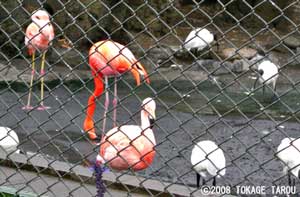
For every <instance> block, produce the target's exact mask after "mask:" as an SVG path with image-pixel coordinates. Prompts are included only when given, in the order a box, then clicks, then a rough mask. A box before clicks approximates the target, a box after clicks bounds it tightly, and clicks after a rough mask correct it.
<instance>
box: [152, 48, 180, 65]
mask: <svg viewBox="0 0 300 197" xmlns="http://www.w3.org/2000/svg"><path fill="white" fill-rule="evenodd" d="M174 53H175V51H174V49H173V48H171V47H169V46H167V45H155V46H152V47H150V50H148V53H147V55H148V56H149V58H150V59H151V61H152V62H154V63H157V64H159V65H160V66H161V67H169V66H170V65H171V64H172V63H173V62H172V59H173V54H174Z"/></svg>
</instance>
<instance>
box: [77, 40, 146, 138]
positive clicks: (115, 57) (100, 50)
mask: <svg viewBox="0 0 300 197" xmlns="http://www.w3.org/2000/svg"><path fill="white" fill-rule="evenodd" d="M89 65H90V67H91V70H92V75H93V77H94V85H95V89H94V93H93V94H92V95H91V96H90V97H89V100H88V107H87V116H86V118H85V120H84V124H83V129H84V131H85V132H87V133H88V136H89V138H90V139H92V140H94V139H97V135H96V133H95V127H94V120H93V116H94V112H95V109H96V103H95V100H96V98H98V97H100V95H101V94H102V93H103V90H104V83H103V77H104V78H105V81H106V82H107V78H108V77H113V76H114V77H116V76H118V75H120V74H122V73H124V72H127V71H130V72H131V73H132V75H133V76H134V78H135V80H136V84H137V85H140V81H141V79H140V75H142V76H144V77H145V80H146V82H147V83H150V80H149V78H148V74H147V72H146V70H145V69H144V67H143V66H142V65H141V63H139V62H138V61H137V59H136V58H135V57H134V55H133V54H132V52H131V51H130V50H129V49H128V48H126V47H125V46H123V45H121V44H119V43H117V42H114V41H110V40H103V41H99V42H97V43H95V44H94V45H93V46H92V47H91V49H90V51H89ZM114 97H115V98H114V101H113V105H114V126H115V122H116V104H117V98H116V97H117V87H116V79H115V90H114ZM108 105H109V99H108V92H106V100H105V105H104V106H105V110H104V118H103V132H105V122H106V113H107V108H108Z"/></svg>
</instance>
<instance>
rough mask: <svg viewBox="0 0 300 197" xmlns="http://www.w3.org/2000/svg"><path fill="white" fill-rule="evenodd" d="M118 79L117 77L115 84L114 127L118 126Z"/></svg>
mask: <svg viewBox="0 0 300 197" xmlns="http://www.w3.org/2000/svg"><path fill="white" fill-rule="evenodd" d="M117 91H118V89H117V77H116V76H115V84H114V99H113V107H114V112H113V127H116V126H117V104H118V93H117Z"/></svg>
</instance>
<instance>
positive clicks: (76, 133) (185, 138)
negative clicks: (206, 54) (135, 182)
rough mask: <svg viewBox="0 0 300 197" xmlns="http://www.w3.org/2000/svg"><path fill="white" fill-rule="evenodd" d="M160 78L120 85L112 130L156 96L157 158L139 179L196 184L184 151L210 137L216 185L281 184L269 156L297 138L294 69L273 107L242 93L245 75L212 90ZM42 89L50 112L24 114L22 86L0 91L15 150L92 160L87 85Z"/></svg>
mask: <svg viewBox="0 0 300 197" xmlns="http://www.w3.org/2000/svg"><path fill="white" fill-rule="evenodd" d="M165 72H168V71H162V72H157V73H156V74H154V75H153V76H152V77H153V80H152V84H151V86H148V85H143V86H140V87H137V88H135V87H131V85H132V84H133V81H129V82H128V83H127V82H124V81H121V82H119V98H120V103H121V104H119V106H118V121H119V124H123V123H130V124H132V123H133V124H140V116H139V109H140V103H141V100H142V99H143V98H145V97H146V96H152V97H153V96H155V95H156V96H157V97H156V98H155V99H156V101H157V117H158V120H157V122H156V126H155V128H154V132H155V137H156V140H157V146H156V151H157V155H156V158H155V161H154V162H153V165H152V166H151V167H150V168H149V169H147V170H146V171H143V172H140V174H141V175H142V176H145V177H154V178H155V179H158V180H164V181H173V182H177V183H183V184H192V185H193V184H195V178H196V177H195V173H194V172H193V171H192V170H191V165H190V153H191V149H192V147H193V145H194V142H198V141H200V140H206V139H210V140H213V141H216V142H217V143H218V144H220V146H221V148H222V149H223V150H224V152H225V157H226V159H227V161H226V162H227V171H226V175H225V177H223V178H221V179H219V180H218V181H217V184H219V185H224V184H226V185H265V186H270V185H275V184H276V185H287V178H286V177H285V176H283V174H282V164H281V163H280V161H278V160H277V159H276V158H275V156H274V154H275V152H276V149H277V146H278V145H279V143H280V141H281V140H282V139H283V138H284V137H286V136H290V137H299V135H300V131H299V124H298V123H297V118H298V117H297V116H298V110H299V107H300V105H299V103H298V102H299V100H298V95H299V93H298V92H297V86H298V85H297V81H298V78H299V76H300V75H299V71H297V70H295V71H293V70H291V72H287V73H284V74H282V75H281V76H280V78H279V85H278V94H279V95H282V97H281V99H280V100H277V101H276V103H274V104H271V102H270V99H269V98H271V97H272V94H271V93H270V92H267V94H266V95H264V96H263V95H262V93H261V90H258V91H256V92H255V95H252V96H249V95H247V94H245V92H247V91H249V90H250V88H251V86H252V85H253V82H254V80H253V79H252V78H253V76H252V75H251V74H250V73H245V74H244V75H240V76H239V75H235V76H234V77H233V75H225V76H222V77H219V78H217V82H218V84H214V83H213V82H212V81H210V80H207V79H205V78H199V79H197V78H193V80H190V78H189V77H186V78H185V76H186V75H188V76H189V75H190V74H194V75H195V72H191V73H188V71H184V72H182V71H174V73H175V74H174V76H173V78H172V79H171V78H168V79H164V78H163V79H160V80H159V77H161V78H162V76H163V75H164V73H165ZM176 72H177V74H176ZM282 72H284V70H283V71H282ZM199 73H200V72H199ZM177 76H181V77H177ZM286 76H288V77H289V78H291V79H293V82H291V81H288V80H287V77H286ZM48 85H49V86H50V87H49V88H50V89H51V91H50V92H47V93H46V97H47V98H46V100H45V103H46V104H47V105H49V106H51V107H52V108H51V109H50V110H49V111H36V110H34V111H29V112H26V111H23V110H21V108H22V106H23V105H24V104H25V102H26V99H27V92H25V91H24V89H22V88H19V89H18V88H12V89H10V90H9V89H7V88H2V89H1V91H0V125H1V126H9V127H12V128H13V129H14V130H15V131H16V132H17V133H18V135H19V137H20V140H21V143H20V146H21V148H23V149H24V150H25V151H27V152H28V151H29V152H38V153H44V154H47V155H48V156H49V157H51V158H55V159H59V160H62V161H68V162H72V163H78V164H82V159H83V158H86V157H88V158H89V159H94V158H95V155H96V152H97V151H98V147H96V146H95V145H93V144H91V143H90V142H89V141H88V140H87V139H86V138H85V137H84V136H83V135H82V133H81V127H82V122H83V119H84V111H85V106H86V103H87V99H88V97H89V95H90V93H91V92H90V90H88V89H91V90H92V87H93V85H92V83H88V84H82V83H81V82H78V81H77V82H70V83H68V84H65V85H62V84H60V83H56V84H55V83H53V84H48ZM218 86H219V87H218ZM10 87H12V86H10ZM131 88H132V89H133V91H131V93H130V91H129V90H130V89H131ZM220 92H221V93H220ZM287 92H288V93H287ZM34 93H35V100H34V101H33V103H37V100H36V99H38V97H39V91H38V88H36V89H35V91H34ZM102 103H103V97H102V98H101V99H100V100H99V101H98V109H97V112H96V114H95V120H96V121H97V127H98V128H97V132H98V133H100V132H101V131H100V128H101V126H102V124H101V123H102V122H101V120H102V111H103V105H102ZM234 106H237V107H234ZM293 113H295V115H292V114H293ZM110 115H111V114H110ZM108 127H109V128H110V127H111V121H109V122H108Z"/></svg>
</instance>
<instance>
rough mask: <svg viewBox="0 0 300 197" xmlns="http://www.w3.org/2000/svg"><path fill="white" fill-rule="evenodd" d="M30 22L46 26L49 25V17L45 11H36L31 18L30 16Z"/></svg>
mask: <svg viewBox="0 0 300 197" xmlns="http://www.w3.org/2000/svg"><path fill="white" fill-rule="evenodd" d="M31 20H32V21H33V22H34V23H36V24H38V25H40V24H44V25H45V24H46V23H49V21H50V16H49V14H48V12H47V11H45V10H36V11H34V12H33V14H32V16H31Z"/></svg>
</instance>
